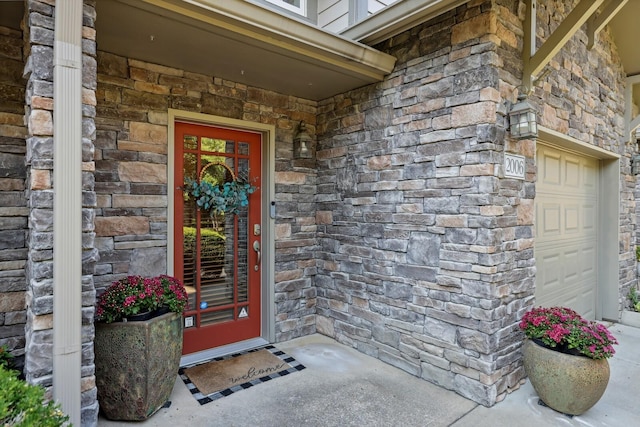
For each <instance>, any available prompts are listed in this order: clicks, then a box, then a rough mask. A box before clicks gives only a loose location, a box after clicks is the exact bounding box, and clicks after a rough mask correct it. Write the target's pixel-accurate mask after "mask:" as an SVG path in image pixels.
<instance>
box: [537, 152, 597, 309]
mask: <svg viewBox="0 0 640 427" xmlns="http://www.w3.org/2000/svg"><path fill="white" fill-rule="evenodd" d="M537 164H538V181H537V183H536V201H535V204H536V209H535V212H536V218H535V221H536V223H535V225H536V234H535V236H536V241H535V248H534V252H535V255H534V256H535V258H536V267H537V274H536V292H535V295H536V301H537V304H539V305H543V306H553V305H563V306H568V307H571V308H573V309H575V310H577V311H578V312H580V313H581V314H583V315H585V316H587V317H590V318H593V317H594V316H595V301H596V297H597V295H596V289H597V287H596V285H597V255H598V251H597V248H598V244H597V243H598V239H597V237H598V236H597V233H598V228H597V223H598V193H597V190H598V179H599V178H598V173H599V172H598V171H599V165H598V162H597V161H596V160H595V159H591V158H589V157H582V156H580V155H577V154H574V153H569V152H566V151H563V150H560V149H555V148H552V147H547V146H545V145H542V144H540V145H539V148H538V152H537Z"/></svg>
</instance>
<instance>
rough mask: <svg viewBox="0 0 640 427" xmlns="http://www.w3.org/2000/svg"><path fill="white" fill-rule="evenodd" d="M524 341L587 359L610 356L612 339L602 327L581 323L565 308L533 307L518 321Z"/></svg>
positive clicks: (588, 322)
mask: <svg viewBox="0 0 640 427" xmlns="http://www.w3.org/2000/svg"><path fill="white" fill-rule="evenodd" d="M520 329H522V330H523V331H524V333H525V335H526V336H527V338H530V339H533V340H534V341H538V342H539V343H542V344H543V345H544V346H545V347H548V348H551V349H553V350H557V351H560V352H563V353H569V354H579V355H582V356H586V357H590V358H591V359H606V358H608V357H611V356H613V354H614V353H615V350H614V349H613V345H614V344H618V341H617V340H616V338H615V337H614V336H613V335H612V334H611V333H610V332H609V330H608V329H607V328H606V327H605V326H604V325H602V324H600V323H597V322H593V321H589V320H586V319H584V318H583V317H582V316H580V315H579V314H578V313H576V312H575V311H573V310H571V309H570V308H566V307H551V308H543V307H536V308H534V309H532V310H530V311H528V312H527V313H525V315H524V317H523V318H522V320H521V321H520Z"/></svg>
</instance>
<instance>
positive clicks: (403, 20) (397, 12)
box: [341, 0, 469, 45]
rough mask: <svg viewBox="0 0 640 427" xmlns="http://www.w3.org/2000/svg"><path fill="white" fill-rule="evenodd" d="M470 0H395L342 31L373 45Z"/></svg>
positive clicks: (347, 35) (343, 33)
mask: <svg viewBox="0 0 640 427" xmlns="http://www.w3.org/2000/svg"><path fill="white" fill-rule="evenodd" d="M468 1H469V0H398V1H396V2H395V3H392V4H390V5H389V6H387V7H385V8H384V9H381V10H380V11H378V12H377V13H374V14H373V15H371V16H369V17H367V18H366V19H364V20H363V21H360V22H358V23H357V24H355V25H352V26H351V27H349V28H347V29H346V30H344V31H342V33H341V34H342V35H343V36H345V37H348V38H349V39H351V40H357V41H359V42H361V43H366V44H368V45H374V44H377V43H380V42H382V41H385V40H387V39H389V38H390V37H393V36H395V35H396V34H400V33H402V32H403V31H406V30H410V29H411V28H413V27H415V26H416V25H419V24H421V23H423V22H426V21H428V20H430V19H432V18H436V17H437V16H439V15H442V14H443V13H445V12H448V11H449V10H451V9H453V8H455V7H458V6H460V5H461V4H464V3H467V2H468Z"/></svg>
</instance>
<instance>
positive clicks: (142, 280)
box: [96, 275, 187, 323]
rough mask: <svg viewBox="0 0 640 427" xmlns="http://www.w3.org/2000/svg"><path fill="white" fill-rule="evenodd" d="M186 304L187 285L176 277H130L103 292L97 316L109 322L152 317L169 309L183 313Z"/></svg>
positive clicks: (113, 284)
mask: <svg viewBox="0 0 640 427" xmlns="http://www.w3.org/2000/svg"><path fill="white" fill-rule="evenodd" d="M186 304H187V293H186V291H185V288H184V285H183V284H182V283H181V282H180V281H179V280H178V279H176V278H175V277H171V276H166V275H162V276H157V277H142V276H127V277H125V278H124V279H121V280H118V281H115V282H113V283H112V284H111V286H109V287H108V288H107V289H106V290H105V291H104V293H102V295H100V297H99V298H98V303H97V306H96V319H97V320H98V321H100V322H105V323H112V322H118V321H121V320H129V321H132V320H148V319H150V318H151V317H153V316H155V315H159V314H164V313H166V312H168V311H172V312H176V313H182V312H183V311H184V309H185V307H186ZM163 307H166V308H168V310H167V309H165V310H162V308H163Z"/></svg>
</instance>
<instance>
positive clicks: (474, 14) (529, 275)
mask: <svg viewBox="0 0 640 427" xmlns="http://www.w3.org/2000/svg"><path fill="white" fill-rule="evenodd" d="M498 31H501V32H503V31H506V29H505V28H504V27H503V26H502V25H499V23H498V19H497V16H496V13H495V11H494V10H493V9H492V3H491V2H478V1H475V2H470V3H468V4H467V5H465V6H461V7H460V8H458V9H456V10H454V11H451V12H449V13H446V14H444V15H442V16H440V17H439V18H437V19H434V20H432V21H430V22H428V23H426V24H424V25H421V26H418V27H416V28H414V29H412V30H410V31H408V32H406V33H404V34H400V35H398V36H396V37H393V38H392V39H390V40H389V41H387V42H385V43H383V44H381V45H379V46H377V47H378V48H379V49H382V50H384V51H387V52H388V53H390V54H392V55H394V56H396V57H397V58H398V62H397V64H396V68H395V70H394V71H393V73H392V74H391V75H389V76H388V77H387V79H386V80H385V81H384V82H383V83H382V84H380V85H377V86H375V87H368V88H365V89H362V90H358V91H354V92H350V93H348V94H345V95H342V96H338V97H335V98H333V99H330V100H327V101H326V102H322V103H321V105H320V107H319V120H318V129H319V151H318V166H319V178H318V193H319V194H318V211H319V217H320V220H319V221H318V225H319V242H320V244H321V246H322V251H321V253H320V256H319V258H320V261H319V265H318V276H317V279H316V280H317V285H318V319H317V327H318V330H319V331H321V332H323V333H326V334H328V335H330V336H333V337H335V338H336V339H338V340H339V341H341V342H344V343H347V344H350V345H352V346H354V347H356V348H358V349H359V350H361V351H363V352H365V353H368V354H371V355H373V356H375V357H378V358H380V359H382V360H384V361H387V362H389V363H391V364H393V365H395V366H397V367H399V368H401V369H404V370H406V371H407V372H410V373H412V374H414V375H417V376H421V377H423V378H425V379H427V380H429V381H432V382H434V383H436V384H439V385H441V386H443V387H446V388H448V389H453V390H456V391H457V392H459V393H460V394H462V395H464V396H466V397H469V398H471V399H473V400H475V401H478V402H480V403H482V404H485V405H492V404H493V403H495V402H496V400H499V399H501V398H502V397H503V396H504V394H505V393H506V392H507V391H508V390H510V389H512V388H515V387H517V386H518V384H519V380H520V379H521V378H522V376H523V372H522V369H521V367H520V363H519V361H518V358H517V354H516V350H517V349H518V347H519V345H520V341H521V336H520V335H519V333H518V331H517V326H516V323H517V319H518V313H519V312H520V311H521V309H522V307H523V305H524V304H525V302H524V301H526V300H527V298H530V297H531V295H532V287H533V274H534V267H533V259H532V258H533V253H532V249H531V248H532V240H531V239H532V216H531V209H532V198H533V191H532V184H531V183H530V182H528V181H518V180H514V179H503V178H502V177H501V175H502V166H501V165H502V159H503V151H504V144H505V107H504V103H503V97H502V94H501V86H500V73H501V70H500V68H501V66H502V65H503V64H502V59H501V58H500V56H499V55H498V51H497V50H498V45H499V44H500V43H501V41H500V39H499V37H498V36H497V33H498ZM514 39H515V37H514ZM511 49H513V50H516V49H517V46H513V47H511ZM530 146H531V143H525V144H524V145H523V147H524V148H523V149H524V150H527V149H529V150H530V148H529V147H530ZM520 150H521V149H518V152H520ZM530 166H531V165H530Z"/></svg>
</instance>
